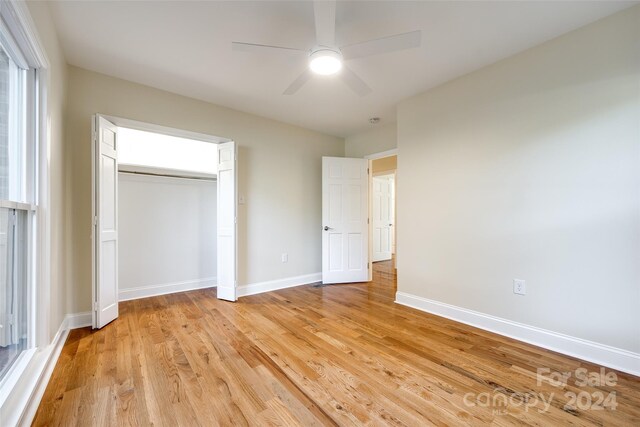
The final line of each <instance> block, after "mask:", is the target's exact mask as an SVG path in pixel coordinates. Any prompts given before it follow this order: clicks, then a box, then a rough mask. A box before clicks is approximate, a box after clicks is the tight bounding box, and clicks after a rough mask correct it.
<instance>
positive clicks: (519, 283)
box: [513, 279, 527, 295]
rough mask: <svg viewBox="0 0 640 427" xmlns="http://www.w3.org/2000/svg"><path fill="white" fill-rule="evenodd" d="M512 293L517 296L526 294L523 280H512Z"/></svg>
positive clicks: (525, 285)
mask: <svg viewBox="0 0 640 427" xmlns="http://www.w3.org/2000/svg"><path fill="white" fill-rule="evenodd" d="M513 293H514V294H518V295H526V294H527V284H526V283H525V281H524V280H521V279H513Z"/></svg>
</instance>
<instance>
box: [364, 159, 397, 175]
mask: <svg viewBox="0 0 640 427" xmlns="http://www.w3.org/2000/svg"><path fill="white" fill-rule="evenodd" d="M371 166H372V171H373V173H374V174H378V173H381V172H390V171H395V170H396V169H397V168H398V156H389V157H383V158H381V159H375V160H373V161H372V162H371Z"/></svg>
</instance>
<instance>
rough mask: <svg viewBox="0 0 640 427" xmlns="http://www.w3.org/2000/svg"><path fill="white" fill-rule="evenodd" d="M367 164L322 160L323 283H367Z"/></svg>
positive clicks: (327, 158) (341, 159)
mask: <svg viewBox="0 0 640 427" xmlns="http://www.w3.org/2000/svg"><path fill="white" fill-rule="evenodd" d="M367 166H368V162H367V160H365V159H348V158H343V157H323V158H322V225H323V231H322V281H323V283H349V282H366V281H368V280H369V271H368V269H369V233H368V225H367V218H368V215H367V211H368V209H369V198H368V194H369V185H368V184H369V183H368V169H367Z"/></svg>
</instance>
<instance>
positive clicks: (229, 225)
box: [217, 141, 238, 301]
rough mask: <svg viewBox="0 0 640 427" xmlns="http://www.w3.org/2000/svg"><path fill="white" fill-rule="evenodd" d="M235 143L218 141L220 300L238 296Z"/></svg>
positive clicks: (218, 292) (233, 298)
mask: <svg viewBox="0 0 640 427" xmlns="http://www.w3.org/2000/svg"><path fill="white" fill-rule="evenodd" d="M236 159H237V153H236V143H235V142H233V141H231V142H224V143H221V144H218V227H217V229H218V291H217V294H218V299H223V300H227V301H235V300H236V299H237V298H238V297H237V292H236V288H237V267H236V262H237V256H236V224H237V215H236V208H237V197H236V194H237V191H236V185H237V179H236V163H237V160H236Z"/></svg>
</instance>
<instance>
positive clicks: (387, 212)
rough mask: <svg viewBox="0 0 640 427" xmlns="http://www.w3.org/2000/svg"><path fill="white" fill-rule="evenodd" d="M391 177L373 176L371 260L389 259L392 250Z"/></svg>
mask: <svg viewBox="0 0 640 427" xmlns="http://www.w3.org/2000/svg"><path fill="white" fill-rule="evenodd" d="M392 178H393V177H392V176H391V175H386V176H380V177H377V176H374V177H373V255H372V258H373V262H376V261H387V260H390V259H391V254H392V252H393V230H392V227H393V179H392Z"/></svg>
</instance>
